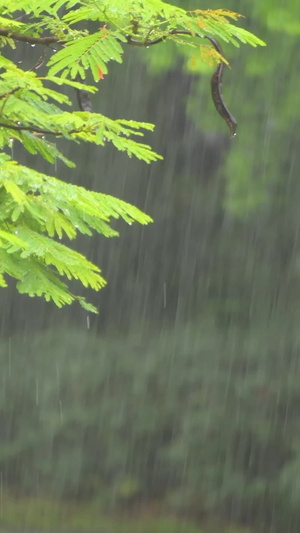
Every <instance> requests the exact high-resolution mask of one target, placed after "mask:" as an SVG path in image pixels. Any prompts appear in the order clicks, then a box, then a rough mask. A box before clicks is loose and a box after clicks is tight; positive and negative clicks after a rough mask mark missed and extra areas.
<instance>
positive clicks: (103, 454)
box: [0, 0, 300, 533]
mask: <svg viewBox="0 0 300 533" xmlns="http://www.w3.org/2000/svg"><path fill="white" fill-rule="evenodd" d="M173 3H174V4H177V5H181V7H184V8H185V9H195V8H199V9H200V8H201V9H206V8H207V9H217V8H221V7H222V8H224V9H230V10H232V11H236V12H240V13H242V14H243V15H244V16H245V19H243V20H242V22H240V25H242V26H243V27H244V28H247V29H248V30H249V31H251V32H253V33H255V34H256V35H258V36H259V37H260V38H261V39H263V40H264V41H265V42H266V44H267V46H266V47H264V48H263V47H257V48H253V47H251V46H247V45H243V44H242V45H241V46H240V47H235V46H233V45H231V44H228V43H225V42H224V43H223V42H222V48H223V50H224V54H225V56H226V58H227V59H228V61H229V63H230V68H225V69H224V73H223V85H222V93H223V96H224V99H225V101H226V105H227V106H228V108H229V109H230V111H231V112H232V113H233V115H234V117H235V118H236V120H237V122H238V127H237V135H236V136H235V137H234V138H231V136H230V132H229V130H228V127H227V125H226V123H225V122H224V121H223V120H222V118H221V117H220V116H219V115H218V113H217V112H216V109H215V107H214V104H213V101H212V98H211V91H210V78H211V76H212V73H213V70H214V67H213V66H209V65H204V66H203V65H202V66H201V65H200V66H199V65H198V63H197V64H195V62H193V61H192V60H190V58H189V56H188V53H187V52H186V51H185V50H181V49H180V48H178V47H176V46H175V44H174V43H172V42H163V43H160V44H158V45H156V46H153V47H151V46H150V47H147V48H145V49H136V48H134V47H130V46H128V47H127V48H126V51H125V54H124V61H123V63H122V64H117V63H110V64H109V73H108V75H105V76H104V79H100V80H99V82H98V86H99V91H98V92H97V93H96V94H95V95H93V96H92V97H91V100H92V105H93V110H94V111H97V112H100V113H103V114H104V115H106V116H108V117H111V118H113V119H116V118H124V119H133V120H137V121H144V122H151V123H154V124H155V130H154V132H153V133H149V132H147V133H146V135H145V138H144V140H143V142H145V143H147V144H150V145H151V146H152V147H153V150H155V151H156V152H157V153H159V154H161V155H162V156H163V160H160V161H157V162H153V163H151V164H149V165H147V164H146V163H144V162H142V161H139V160H137V159H135V158H129V157H128V156H127V154H126V153H124V152H118V151H117V150H116V148H114V147H113V146H111V145H108V144H107V145H105V146H103V147H100V146H92V145H89V144H84V143H82V144H75V143H72V142H71V141H67V140H60V139H57V146H58V147H59V149H61V150H62V151H63V153H64V155H65V156H66V157H67V158H69V159H71V160H72V161H75V163H76V168H74V169H70V168H68V167H67V166H65V165H64V163H63V162H62V161H60V160H56V161H55V164H53V165H51V164H50V163H48V162H46V161H44V160H42V158H40V157H39V156H36V155H32V154H28V153H27V152H26V151H25V150H24V149H23V147H22V146H20V145H19V144H18V143H17V142H15V141H13V140H12V142H11V147H10V148H9V150H10V155H12V156H13V157H14V158H15V159H17V160H18V161H19V162H21V163H22V164H25V165H28V166H31V167H33V168H35V169H36V170H39V171H41V172H45V173H48V174H49V175H54V176H56V177H59V178H60V179H62V180H65V181H67V182H69V183H73V184H77V185H81V186H84V187H86V188H87V189H91V190H93V191H99V192H101V193H105V194H110V195H112V196H115V197H117V198H121V199H122V200H125V201H126V202H129V203H131V204H133V205H135V206H137V207H138V208H139V209H141V210H142V211H144V212H145V213H147V214H148V215H150V216H151V217H152V218H153V222H152V223H151V224H149V225H145V226H141V225H138V224H135V223H134V224H132V225H131V224H126V222H124V221H120V220H117V221H113V222H112V224H111V225H112V227H113V228H114V229H116V230H117V231H118V232H119V237H114V238H105V237H104V236H103V235H102V236H101V235H100V236H99V235H93V236H92V237H88V236H87V235H83V236H79V237H78V238H77V239H76V241H74V242H73V243H72V246H73V247H74V248H75V249H76V250H78V251H80V252H81V253H83V254H85V255H86V257H87V258H88V259H89V260H90V261H92V262H93V263H95V264H96V265H98V266H99V267H100V268H101V271H102V274H103V276H104V278H105V279H106V280H107V285H106V286H105V287H104V288H103V289H101V290H100V291H99V292H97V293H96V292H92V291H89V290H88V289H84V288H82V287H80V286H78V284H76V283H75V282H72V283H71V288H73V286H74V290H76V291H77V292H78V293H79V292H80V293H81V294H82V295H83V296H85V297H86V298H87V299H88V301H90V302H92V304H93V305H95V306H96V307H97V308H98V310H99V313H98V314H97V315H96V314H91V313H88V312H87V311H85V310H84V309H82V308H80V307H79V305H76V304H73V305H71V306H65V307H63V308H62V309H58V308H57V307H56V306H55V305H54V304H53V303H51V302H50V303H49V302H44V301H43V300H42V299H39V298H30V297H29V296H26V295H21V294H19V293H18V292H17V290H16V284H15V283H14V282H13V281H10V282H9V285H8V287H7V288H5V289H4V288H3V289H1V300H0V325H1V337H0V368H1V380H0V421H1V425H0V427H1V441H0V442H1V446H0V530H1V532H3V533H10V532H14V533H25V532H26V533H41V532H47V533H60V532H62V531H68V532H70V533H269V532H270V533H281V532H282V531H285V532H287V533H298V532H299V531H300V366H299V362H300V328H299V323H300V242H299V230H300V209H299V204H300V179H299V176H300V128H299V125H300V111H299V110H300V91H299V83H300V80H299V68H297V67H298V66H299V58H298V55H299V44H298V41H299V34H300V23H299V22H298V21H299V7H298V3H297V2H295V1H293V0H288V2H287V3H285V4H284V3H283V2H277V3H273V2H271V1H270V0H264V1H263V2H261V1H259V0H252V2H241V1H240V0H224V1H220V0H219V1H218V2H217V1H216V0H210V1H209V2H206V3H205V2H201V3H200V2H199V0H198V1H196V0H193V1H189V0H187V1H185V2H179V1H178V2H173ZM200 4H201V5H200ZM205 45H206V46H209V43H208V42H207V43H205ZM42 52H43V51H41V49H40V46H35V45H34V44H31V45H30V44H26V43H21V44H19V45H18V46H17V47H16V49H15V50H12V51H10V52H9V57H10V58H13V60H14V61H15V63H16V64H18V65H19V66H21V65H22V68H26V69H27V68H31V67H32V66H33V65H34V64H36V62H37V61H38V60H39V58H40V57H41V53H42ZM53 52H54V50H52V49H50V50H48V51H47V53H48V54H51V53H53ZM43 68H44V67H43V65H42V64H41V66H40V70H39V72H41V73H42V72H43ZM294 76H295V78H296V81H294ZM68 95H69V96H70V98H71V100H72V102H73V106H74V110H78V102H77V98H76V92H75V91H74V90H72V89H70V90H69V92H68ZM298 114H299V117H298ZM298 372H299V374H298ZM298 454H299V457H298Z"/></svg>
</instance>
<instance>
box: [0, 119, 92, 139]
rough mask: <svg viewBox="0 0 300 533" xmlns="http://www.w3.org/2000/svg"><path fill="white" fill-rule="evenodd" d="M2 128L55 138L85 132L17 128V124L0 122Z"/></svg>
mask: <svg viewBox="0 0 300 533" xmlns="http://www.w3.org/2000/svg"><path fill="white" fill-rule="evenodd" d="M0 128H6V129H9V130H14V131H31V132H32V133H38V134H39V135H55V137H61V136H63V135H71V134H72V133H81V132H82V131H83V130H76V129H74V130H70V131H67V132H65V133H62V132H61V131H52V130H45V129H43V128H35V127H34V126H16V125H15V124H5V123H4V122H0Z"/></svg>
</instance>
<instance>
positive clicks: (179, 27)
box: [0, 0, 263, 311]
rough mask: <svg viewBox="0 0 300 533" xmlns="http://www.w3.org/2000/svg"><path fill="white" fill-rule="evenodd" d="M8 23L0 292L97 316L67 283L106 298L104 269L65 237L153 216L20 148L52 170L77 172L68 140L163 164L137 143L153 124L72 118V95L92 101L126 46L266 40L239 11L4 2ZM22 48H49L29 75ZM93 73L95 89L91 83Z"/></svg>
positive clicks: (4, 35) (1, 91)
mask: <svg viewBox="0 0 300 533" xmlns="http://www.w3.org/2000/svg"><path fill="white" fill-rule="evenodd" d="M0 15H1V29H0V43H1V45H2V54H1V56H0V67H1V75H0V101H1V105H0V118H1V120H0V145H1V148H2V151H3V152H2V154H1V165H2V170H3V172H2V178H1V184H0V185H1V191H0V194H1V200H2V206H4V208H3V209H2V213H1V219H0V220H1V227H0V230H1V233H0V246H1V272H0V274H1V277H0V284H1V285H2V286H5V285H6V283H7V281H6V275H8V276H11V277H12V278H15V279H16V280H18V282H17V288H18V290H19V291H20V292H22V293H27V294H29V295H30V296H34V295H38V296H43V297H45V298H46V300H50V299H52V300H53V301H54V302H55V303H56V304H57V305H58V306H62V305H64V304H70V303H71V302H72V301H74V299H76V300H78V301H79V303H80V304H81V305H83V306H84V307H85V308H86V309H89V310H91V311H95V308H94V307H93V306H91V305H90V304H87V303H86V302H85V300H84V298H83V297H79V296H75V295H74V294H73V293H72V292H71V290H70V289H69V286H68V283H67V282H66V281H65V279H66V278H67V280H72V279H75V280H79V281H80V282H81V284H83V285H84V286H85V287H91V288H92V289H94V290H98V289H99V288H101V287H102V286H103V285H104V283H105V282H104V280H103V278H102V277H101V275H100V271H99V268H98V267H96V266H95V265H93V264H92V263H91V262H89V261H88V260H87V259H86V258H85V257H84V256H82V255H80V254H79V253H77V252H74V251H72V250H71V249H70V248H69V247H67V246H66V245H65V244H62V243H60V242H59V239H61V238H62V237H63V236H64V237H65V238H67V239H74V238H75V237H76V235H77V233H85V234H88V235H90V234H91V233H92V231H95V232H97V233H100V234H102V235H104V236H106V237H111V236H115V235H117V232H116V231H115V230H114V229H112V228H111V227H110V225H109V223H110V221H111V219H112V218H117V217H122V218H123V219H124V220H125V221H126V222H128V223H130V224H131V223H132V222H135V221H137V222H139V223H141V224H147V223H149V222H150V220H151V219H150V217H147V216H146V215H144V214H142V213H141V212H140V211H139V210H138V209H136V208H133V207H132V206H129V205H128V204H126V203H125V202H121V201H119V200H116V199H115V198H112V197H108V196H105V195H100V194H97V193H93V192H91V191H86V190H85V189H82V188H79V189H77V188H76V187H75V186H74V185H73V186H72V185H70V184H67V183H63V182H61V181H59V180H58V179H55V178H54V177H49V176H48V175H43V174H41V173H38V172H36V170H33V169H31V168H25V167H24V166H21V165H19V164H18V163H17V162H16V161H13V159H12V158H11V157H9V156H8V153H7V152H8V151H9V150H10V148H11V147H12V145H13V143H16V142H19V143H21V145H22V146H23V147H24V148H25V149H26V150H27V151H28V152H29V153H31V154H39V155H41V156H42V157H43V158H44V159H45V160H46V161H48V162H50V163H52V164H53V163H54V162H55V161H56V160H57V159H61V160H62V161H63V163H65V164H66V165H67V166H69V167H72V166H73V164H72V162H71V161H70V160H68V159H67V158H66V157H65V156H64V155H63V154H62V152H61V151H60V150H59V148H58V146H57V142H56V140H58V139H60V138H65V139H67V140H69V141H73V142H77V143H78V142H90V143H93V144H95V145H98V146H103V145H105V144H106V143H107V142H111V143H112V144H113V145H114V146H115V147H116V148H117V149H118V150H120V151H125V152H126V153H127V154H128V155H129V156H130V157H131V156H132V155H134V156H135V157H137V158H139V159H141V160H143V161H146V162H147V163H150V162H152V161H155V160H158V159H159V158H160V156H159V155H157V154H156V153H155V152H153V151H152V150H151V149H150V147H149V146H148V145H146V144H143V143H140V142H136V141H135V140H133V139H132V137H133V136H142V135H143V130H150V131H151V130H152V129H153V126H152V125H151V124H148V123H143V122H136V121H132V120H112V119H109V118H107V117H105V116H103V115H102V114H100V113H93V112H91V111H90V110H89V111H86V110H81V111H74V110H72V111H66V106H69V105H70V103H71V102H70V98H69V97H68V96H67V95H66V94H65V89H67V88H73V89H74V90H75V91H77V94H78V98H79V101H80V98H82V94H83V93H84V94H85V98H89V97H88V96H86V95H88V93H90V94H94V93H95V92H96V91H97V87H96V85H95V83H96V82H98V81H99V79H102V78H103V76H104V75H105V74H107V71H108V63H109V62H110V61H116V62H121V61H122V54H123V51H124V48H125V46H127V45H132V46H150V45H152V44H156V43H160V42H164V41H166V40H170V41H173V42H175V43H176V44H177V45H179V46H181V45H185V46H188V47H189V48H190V49H195V48H196V49H197V50H199V48H200V43H199V37H205V35H211V36H215V37H217V38H218V39H223V40H225V41H227V42H230V43H232V44H234V45H235V46H238V45H239V42H242V43H248V44H250V45H252V46H257V45H262V44H263V42H262V41H261V40H260V39H258V38H257V37H255V36H254V35H253V34H251V33H250V32H248V31H247V30H245V29H243V28H241V27H238V26H236V25H235V24H234V23H233V22H235V21H236V20H237V19H238V18H239V16H240V15H238V14H237V13H234V12H232V11H227V10H224V9H217V10H214V11H213V10H208V11H204V10H199V9H198V10H194V11H186V10H184V9H182V8H178V7H176V6H172V5H169V4H166V3H164V2H162V1H160V0H147V1H146V0H144V1H134V2H132V1H128V0H117V1H115V2H111V1H102V2H94V1H92V0H82V1H80V2H77V1H76V2H75V1H74V0H43V1H42V2H39V1H37V0H31V1H30V2H29V1H28V0H20V1H19V2H18V4H17V6H16V3H15V2H12V1H8V2H0ZM83 26H84V27H83ZM199 32H200V34H199ZM20 43H28V44H31V46H41V47H43V48H44V50H43V52H42V55H41V57H40V58H39V60H38V62H37V63H36V64H35V65H33V66H32V67H31V68H30V69H29V70H25V69H23V68H21V67H20V65H18V64H15V63H14V62H13V61H11V60H10V59H9V54H6V55H5V53H6V51H7V49H8V48H9V47H12V48H15V47H16V45H17V44H20ZM210 48H211V47H210ZM211 57H212V58H213V60H214V61H216V60H219V59H220V58H219V54H218V53H217V52H216V51H214V50H212V49H210V57H209V60H211ZM87 71H90V72H91V74H92V77H93V80H94V85H87V84H85V83H84V80H85V78H86V72H87ZM53 138H54V141H53ZM57 238H58V240H57Z"/></svg>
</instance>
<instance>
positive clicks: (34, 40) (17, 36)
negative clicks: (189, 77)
mask: <svg viewBox="0 0 300 533" xmlns="http://www.w3.org/2000/svg"><path fill="white" fill-rule="evenodd" d="M171 35H188V36H190V37H193V36H194V35H195V36H196V37H200V38H203V37H204V36H203V35H200V34H193V33H192V32H190V31H187V30H176V29H174V30H171V31H169V32H168V33H167V34H166V35H164V36H163V37H159V38H158V39H154V40H153V41H149V40H146V41H137V40H136V39H132V37H131V36H130V35H127V36H126V39H127V43H128V44H130V45H132V46H146V47H147V46H152V45H154V44H158V43H161V42H162V41H165V40H166V39H167V38H168V37H169V36H171ZM1 36H2V37H10V38H11V39H14V40H15V41H22V42H25V43H29V44H42V45H45V46H49V45H50V44H65V42H66V41H62V40H61V39H59V37H56V36H50V37H32V36H31V35H23V34H22V33H14V32H12V31H11V30H4V29H0V37H1ZM117 40H118V41H119V42H121V41H120V40H119V39H117Z"/></svg>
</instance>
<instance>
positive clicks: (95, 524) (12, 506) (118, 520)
mask: <svg viewBox="0 0 300 533" xmlns="http://www.w3.org/2000/svg"><path fill="white" fill-rule="evenodd" d="M152 514H153V516H152ZM4 528H6V529H7V530H22V531H31V532H34V531H39V533H42V532H43V531H45V532H49V531H51V532H52V533H54V532H57V533H58V532H70V533H71V532H76V533H77V532H84V533H251V532H250V530H248V529H244V528H237V527H233V526H228V525H226V526H223V527H222V526H220V525H219V526H214V527H213V528H212V526H211V525H209V524H206V525H203V526H200V525H196V524H194V523H193V522H192V521H190V522H189V521H187V520H180V519H177V518H174V517H170V516H161V515H159V516H157V515H156V514H155V512H154V513H151V512H150V513H149V512H140V513H139V514H138V516H134V517H128V515H127V516H121V515H120V514H110V515H108V514H103V511H101V507H100V505H99V504H98V503H97V502H92V503H88V504H83V503H79V504H74V503H65V502H59V501H53V500H48V499H46V498H37V497H36V498H18V499H13V498H11V497H9V496H7V495H3V498H2V508H1V518H0V531H4Z"/></svg>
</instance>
